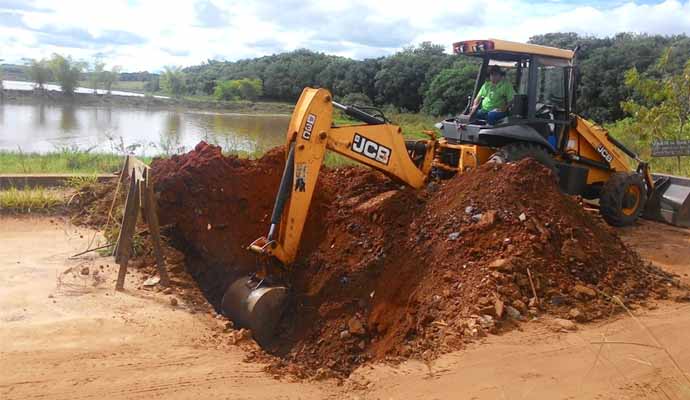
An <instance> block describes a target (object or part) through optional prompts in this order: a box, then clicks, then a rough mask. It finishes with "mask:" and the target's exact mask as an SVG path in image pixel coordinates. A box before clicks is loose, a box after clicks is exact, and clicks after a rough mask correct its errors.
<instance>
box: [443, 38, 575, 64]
mask: <svg viewBox="0 0 690 400" xmlns="http://www.w3.org/2000/svg"><path fill="white" fill-rule="evenodd" d="M453 52H454V53H455V54H463V55H468V56H476V57H483V56H485V55H487V56H490V57H491V58H495V59H506V60H509V59H514V58H519V57H520V56H529V55H536V56H543V57H550V58H559V59H562V60H567V61H572V59H573V56H574V55H575V53H574V52H573V51H572V50H563V49H558V48H556V47H548V46H540V45H536V44H527V43H519V42H510V41H507V40H500V39H486V40H465V41H462V42H456V43H453Z"/></svg>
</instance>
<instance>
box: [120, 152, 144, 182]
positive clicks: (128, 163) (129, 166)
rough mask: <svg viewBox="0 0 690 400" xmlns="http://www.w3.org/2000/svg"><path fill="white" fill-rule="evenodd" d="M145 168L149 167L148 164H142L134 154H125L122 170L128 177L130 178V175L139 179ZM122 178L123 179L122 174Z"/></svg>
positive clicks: (141, 177)
mask: <svg viewBox="0 0 690 400" xmlns="http://www.w3.org/2000/svg"><path fill="white" fill-rule="evenodd" d="M147 169H149V166H148V165H146V164H144V163H143V162H142V161H141V160H139V159H138V158H136V157H135V156H127V159H126V160H125V169H124V171H127V177H128V178H130V179H131V178H132V177H135V178H137V179H138V180H141V179H143V177H144V171H146V170H147ZM122 179H124V174H123V178H122Z"/></svg>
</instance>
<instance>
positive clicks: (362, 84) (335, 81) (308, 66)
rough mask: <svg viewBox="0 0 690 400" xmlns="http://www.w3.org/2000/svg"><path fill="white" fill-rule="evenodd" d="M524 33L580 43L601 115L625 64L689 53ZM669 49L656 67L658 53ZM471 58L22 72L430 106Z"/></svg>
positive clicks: (191, 91) (615, 39)
mask: <svg viewBox="0 0 690 400" xmlns="http://www.w3.org/2000/svg"><path fill="white" fill-rule="evenodd" d="M529 42H530V43H534V44H540V45H547V46H555V47H559V48H565V49H574V48H575V47H576V46H579V48H580V51H579V53H578V65H579V71H580V85H579V92H578V112H579V113H580V114H582V115H583V116H585V117H587V118H590V119H593V120H595V121H597V122H600V123H606V122H612V121H617V120H620V119H622V118H624V117H626V116H627V115H628V113H629V110H628V109H626V108H625V107H623V102H625V101H628V100H630V99H631V98H635V96H637V97H639V94H638V95H636V94H635V89H634V88H633V87H632V86H630V85H626V73H627V72H628V71H629V70H631V69H635V70H636V71H638V72H639V73H640V74H641V76H644V77H649V78H651V79H661V78H663V77H664V76H667V75H669V74H671V75H672V74H678V73H680V72H681V71H682V70H683V67H684V65H685V64H686V62H687V60H688V59H689V58H690V38H689V37H688V36H686V35H675V36H660V35H646V34H630V33H621V34H617V35H615V36H612V37H604V38H597V37H592V36H581V35H578V34H576V33H549V34H545V35H538V36H534V37H532V38H530V40H529ZM667 51H668V56H667V58H668V61H667V62H666V64H665V67H664V68H663V69H660V68H657V63H658V60H659V58H660V57H662V55H664V54H665V52H667ZM477 66H478V65H477V60H476V59H473V58H471V57H462V56H457V55H451V54H446V53H445V52H444V46H441V45H437V44H432V43H429V42H425V43H421V44H419V45H417V46H413V47H408V48H405V49H403V50H401V51H399V52H397V53H395V54H393V55H390V56H387V57H379V58H374V59H365V60H353V59H349V58H345V57H339V56H333V55H327V54H323V53H319V52H314V51H311V50H306V49H299V50H295V51H291V52H286V53H281V54H274V55H270V56H264V57H259V58H253V59H245V60H239V61H233V62H223V61H214V60H208V61H207V62H205V63H203V64H201V65H197V66H192V67H188V68H181V67H175V66H169V67H165V69H164V70H163V71H162V72H161V73H160V74H154V73H149V72H137V73H119V72H120V71H119V68H113V69H111V70H110V71H106V70H105V69H104V68H103V67H104V66H103V64H102V63H101V62H100V61H98V60H97V61H95V62H93V63H84V62H80V61H74V60H72V59H71V58H70V57H63V56H61V55H58V54H55V55H53V57H52V58H51V59H48V60H31V61H30V63H29V67H28V69H29V75H30V76H31V80H33V81H34V82H36V84H37V86H38V87H42V85H43V83H45V82H47V81H48V80H51V79H54V80H57V81H58V82H59V83H60V85H61V86H63V90H64V91H66V92H68V93H70V92H71V91H73V90H74V87H75V85H76V83H77V82H78V80H79V79H80V78H79V77H80V76H85V77H87V78H88V79H87V80H88V81H89V82H90V84H89V86H91V87H92V88H96V87H101V88H103V89H105V90H108V91H109V90H110V88H111V87H112V85H113V83H114V82H116V81H117V80H118V79H120V80H123V81H132V80H135V81H143V82H145V85H144V90H145V91H147V92H159V91H162V92H164V93H167V94H169V95H171V96H174V97H182V96H185V95H203V96H214V97H216V98H217V99H219V100H250V101H254V100H268V101H285V102H290V103H292V102H295V101H296V100H297V98H298V97H299V95H300V93H301V92H302V89H303V88H304V87H306V86H311V87H324V88H327V89H329V90H330V91H331V92H333V94H334V96H335V97H336V98H337V99H339V100H340V101H343V102H346V103H359V104H366V105H376V106H384V105H386V106H392V107H394V108H396V109H397V110H400V111H409V112H419V111H421V112H424V113H427V114H431V115H434V116H444V115H450V114H455V113H458V112H460V111H462V110H463V109H464V108H465V105H466V102H467V96H468V95H469V94H471V92H472V89H473V86H474V79H475V77H476V73H477Z"/></svg>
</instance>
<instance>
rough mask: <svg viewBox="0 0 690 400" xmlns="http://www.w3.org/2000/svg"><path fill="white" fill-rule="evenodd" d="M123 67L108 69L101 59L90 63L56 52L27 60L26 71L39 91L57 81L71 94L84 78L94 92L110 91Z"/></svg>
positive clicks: (63, 89) (64, 90) (65, 91)
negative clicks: (48, 55) (44, 56)
mask: <svg viewBox="0 0 690 400" xmlns="http://www.w3.org/2000/svg"><path fill="white" fill-rule="evenodd" d="M121 69H122V68H121V67H119V66H114V67H112V68H111V69H110V70H107V69H106V68H105V63H104V62H103V61H102V60H100V59H96V60H94V61H93V62H92V63H88V62H85V61H76V60H74V59H72V57H70V56H67V57H65V56H63V55H61V54H57V53H55V54H53V55H52V56H51V57H50V58H42V59H29V60H26V69H25V73H26V74H27V75H28V78H29V79H30V80H31V81H32V82H34V84H35V85H36V89H37V90H39V91H42V90H44V89H45V84H46V83H48V82H57V83H58V85H60V89H61V90H62V91H63V93H66V94H68V95H71V94H73V93H74V91H75V89H76V88H77V85H78V84H79V81H80V80H81V79H82V78H86V79H87V82H88V86H89V87H90V88H91V89H93V91H94V93H95V92H96V91H97V90H98V89H103V90H105V91H106V92H107V93H110V91H111V90H112V87H113V85H114V84H115V82H117V81H118V80H119V76H120V71H121Z"/></svg>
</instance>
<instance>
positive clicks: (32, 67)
mask: <svg viewBox="0 0 690 400" xmlns="http://www.w3.org/2000/svg"><path fill="white" fill-rule="evenodd" d="M28 67H29V77H30V79H31V81H32V82H33V83H35V84H36V88H37V89H43V85H44V84H45V83H46V82H47V81H48V80H49V79H50V68H49V65H48V61H47V60H31V61H30V62H29V65H28Z"/></svg>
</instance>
